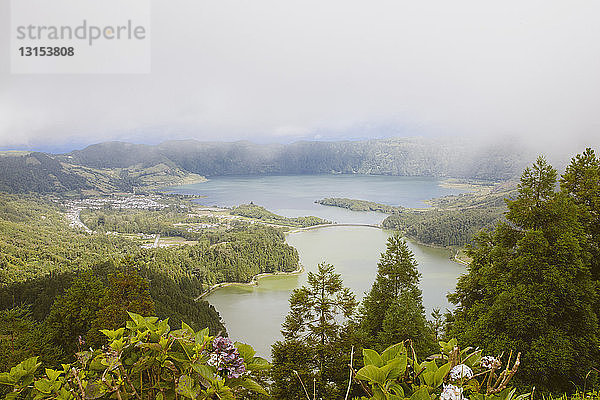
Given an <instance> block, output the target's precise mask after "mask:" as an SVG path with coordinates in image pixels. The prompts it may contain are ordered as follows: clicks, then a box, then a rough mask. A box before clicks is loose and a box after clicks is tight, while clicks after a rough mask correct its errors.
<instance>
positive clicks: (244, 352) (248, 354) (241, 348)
mask: <svg viewBox="0 0 600 400" xmlns="http://www.w3.org/2000/svg"><path fill="white" fill-rule="evenodd" d="M235 347H236V348H237V349H238V352H239V353H240V356H241V357H242V358H243V359H244V361H246V363H247V362H248V361H250V360H252V357H254V354H256V351H254V349H253V348H252V346H250V345H248V344H245V343H240V342H235Z"/></svg>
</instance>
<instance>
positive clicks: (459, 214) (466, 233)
mask: <svg viewBox="0 0 600 400" xmlns="http://www.w3.org/2000/svg"><path fill="white" fill-rule="evenodd" d="M515 185H516V184H515V183H514V182H505V183H502V184H497V185H494V186H493V187H492V188H491V189H489V190H483V191H480V192H475V193H465V194H461V195H455V196H445V197H441V198H437V199H432V200H429V201H428V202H429V204H430V206H431V207H429V208H423V209H410V208H404V207H398V206H390V205H387V204H380V203H376V202H372V201H365V200H355V199H347V198H325V199H321V200H317V201H316V202H317V203H319V204H323V205H326V206H334V207H342V208H347V209H349V210H353V211H377V212H381V213H384V214H389V216H388V217H386V218H385V220H383V222H382V226H383V227H384V228H387V229H394V230H397V231H400V232H401V233H402V234H403V235H405V236H407V237H409V238H411V239H414V240H417V241H419V242H421V243H424V244H428V245H433V246H443V247H462V246H465V245H466V244H468V243H470V242H471V240H472V238H473V236H474V235H475V234H476V233H477V232H479V231H480V230H482V229H489V228H493V227H494V226H495V225H496V223H498V222H500V221H503V220H504V214H505V213H506V211H507V210H508V209H507V208H506V204H505V201H504V199H505V198H511V197H513V196H514V195H515V194H516V187H515Z"/></svg>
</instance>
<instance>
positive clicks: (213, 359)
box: [206, 353, 219, 367]
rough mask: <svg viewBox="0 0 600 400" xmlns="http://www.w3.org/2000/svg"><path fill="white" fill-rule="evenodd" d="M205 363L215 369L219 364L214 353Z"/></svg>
mask: <svg viewBox="0 0 600 400" xmlns="http://www.w3.org/2000/svg"><path fill="white" fill-rule="evenodd" d="M206 363H207V364H208V365H212V366H213V367H216V366H217V364H218V363H219V356H218V355H217V354H216V353H213V354H211V355H210V357H209V358H208V361H207V362H206Z"/></svg>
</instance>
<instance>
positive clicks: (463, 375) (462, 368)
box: [450, 364, 473, 381]
mask: <svg viewBox="0 0 600 400" xmlns="http://www.w3.org/2000/svg"><path fill="white" fill-rule="evenodd" d="M472 377H473V371H472V370H471V368H469V367H467V366H466V365H465V364H458V365H457V366H456V367H454V368H452V369H451V370H450V380H452V381H458V380H461V379H462V380H469V379H471V378H472Z"/></svg>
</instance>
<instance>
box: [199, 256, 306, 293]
mask: <svg viewBox="0 0 600 400" xmlns="http://www.w3.org/2000/svg"><path fill="white" fill-rule="evenodd" d="M304 271H306V270H305V268H304V265H302V264H300V263H299V264H298V268H297V269H295V270H293V271H290V272H285V271H277V272H262V273H260V274H257V275H254V276H253V277H252V279H251V280H250V282H221V283H215V284H214V285H212V286H211V287H209V288H208V289H207V290H205V291H204V292H202V293H201V294H200V295H199V296H198V297H196V299H195V300H196V301H198V300H201V299H203V298H205V297H206V296H208V295H209V294H211V293H212V292H214V291H215V290H217V289H221V288H224V287H228V286H244V287H248V286H258V281H259V280H260V279H262V278H266V277H270V276H282V275H283V276H291V275H300V274H302V273H303V272H304Z"/></svg>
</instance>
